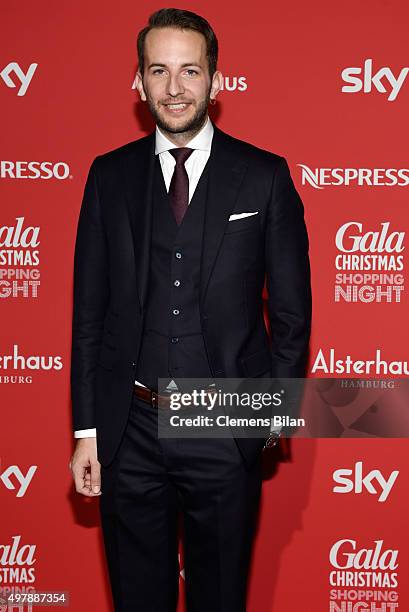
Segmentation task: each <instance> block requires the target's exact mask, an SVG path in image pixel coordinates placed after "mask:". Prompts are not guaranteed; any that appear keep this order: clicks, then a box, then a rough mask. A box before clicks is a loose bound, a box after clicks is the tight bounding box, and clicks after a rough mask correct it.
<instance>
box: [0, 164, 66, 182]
mask: <svg viewBox="0 0 409 612" xmlns="http://www.w3.org/2000/svg"><path fill="white" fill-rule="evenodd" d="M0 178H2V179H31V180H35V179H43V180H50V179H57V180H58V181H63V180H65V179H67V178H72V176H71V175H70V167H69V165H68V164H67V163H65V162H62V161H58V162H51V161H10V160H0Z"/></svg>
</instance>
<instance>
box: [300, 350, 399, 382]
mask: <svg viewBox="0 0 409 612" xmlns="http://www.w3.org/2000/svg"><path fill="white" fill-rule="evenodd" d="M317 372H318V373H323V374H331V375H332V374H358V375H362V374H367V375H369V376H372V375H374V374H376V375H379V374H380V375H387V374H392V375H394V376H409V364H408V361H407V360H405V361H386V360H385V359H383V358H382V351H381V349H380V348H377V349H376V350H375V355H374V356H373V358H372V359H362V358H359V357H358V359H356V358H354V357H352V356H351V355H346V356H344V355H342V356H341V357H339V355H338V354H337V352H336V350H335V349H334V348H332V347H331V348H329V349H327V350H326V351H324V349H322V348H320V349H318V351H317V354H316V356H315V358H314V361H313V364H312V367H311V373H312V374H316V373H317Z"/></svg>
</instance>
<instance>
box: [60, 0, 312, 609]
mask: <svg viewBox="0 0 409 612" xmlns="http://www.w3.org/2000/svg"><path fill="white" fill-rule="evenodd" d="M138 56H139V71H138V76H137V88H138V91H139V94H140V96H141V99H142V101H144V102H145V101H146V102H147V103H148V106H149V109H150V111H151V113H152V115H153V117H154V119H155V122H156V130H155V131H154V132H153V133H151V134H149V135H148V136H146V137H144V138H141V139H139V140H136V141H134V142H130V143H128V144H127V145H125V146H122V147H120V148H119V149H116V150H114V151H111V152H109V153H106V154H104V155H100V156H98V157H97V158H96V159H95V160H94V161H93V163H92V165H91V168H90V171H89V175H88V179H87V183H86V187H85V192H84V198H83V202H82V207H81V212H80V216H79V222H78V230H77V239H76V246H75V261H74V313H73V335H72V364H71V388H72V405H73V424H74V430H75V437H77V438H79V440H78V442H77V447H76V449H75V452H74V455H73V457H72V460H71V462H70V467H71V470H72V473H73V477H74V480H75V485H76V489H77V491H78V492H79V493H82V494H84V495H88V496H98V495H102V496H101V498H100V511H101V520H102V528H103V534H104V542H105V551H106V556H107V561H108V568H109V575H110V580H111V586H112V592H113V599H114V605H115V610H117V611H121V612H128V611H131V610H132V611H139V610H140V611H141V612H153V611H155V612H164V611H166V610H169V611H170V610H175V609H176V605H177V598H178V576H179V565H178V555H177V552H178V516H180V515H181V516H182V517H183V530H184V558H185V578H186V596H187V606H188V610H189V611H190V612H193V611H194V612H202V611H203V612H240V611H242V610H245V605H246V604H245V599H246V580H247V572H248V566H249V559H250V549H251V541H252V537H253V534H254V522H255V521H254V519H255V515H256V511H257V507H258V502H259V497H260V489H261V455H262V448H263V445H264V443H265V440H264V439H256V438H253V439H250V438H248V439H246V438H238V437H237V438H234V437H230V438H228V437H226V438H219V439H210V438H196V439H191V438H188V437H187V438H180V439H178V438H165V437H161V436H159V435H158V429H157V426H158V418H157V417H158V410H159V409H160V408H158V404H159V405H160V406H161V407H164V408H166V407H168V405H167V403H166V402H167V397H168V395H169V391H170V390H172V389H175V388H176V389H179V386H178V381H180V380H181V379H193V378H206V379H209V380H212V379H214V378H227V377H236V378H241V377H254V378H258V377H266V376H267V377H268V376H271V377H280V378H291V377H302V376H303V373H304V366H305V360H306V354H307V346H308V340H309V334H310V317H311V294H310V274H309V261H308V238H307V232H306V228H305V224H304V219H303V206H302V202H301V200H300V198H299V196H298V194H297V192H296V190H295V188H294V185H293V182H292V180H291V177H290V173H289V169H288V165H287V163H286V161H285V159H284V158H283V157H280V156H279V155H275V154H273V153H269V152H267V151H264V150H261V149H259V148H257V147H255V146H252V145H250V144H248V143H246V142H243V141H240V140H237V139H235V138H233V137H231V136H229V135H227V134H225V133H224V132H223V131H221V130H220V129H218V128H217V127H216V126H214V125H213V124H212V122H211V121H210V119H209V117H208V104H209V103H214V102H215V99H216V96H217V94H218V92H219V90H220V88H221V86H222V75H221V73H220V72H219V71H218V70H217V69H216V63H217V39H216V37H215V34H214V32H213V30H212V29H211V27H210V25H209V24H208V22H207V21H206V20H204V19H203V18H202V17H200V16H198V15H195V14H194V13H191V12H189V11H183V10H178V9H162V10H160V11H158V12H157V13H155V14H154V15H152V16H151V18H150V20H149V25H148V26H147V27H146V28H145V29H144V30H142V31H141V32H140V33H139V36H138ZM265 280H266V286H267V290H268V316H269V320H270V324H271V341H270V339H269V336H268V334H267V331H266V328H265V324H264V318H263V300H262V290H263V285H264V282H265ZM159 378H163V379H166V380H167V381H168V384H167V386H166V389H158V379H159Z"/></svg>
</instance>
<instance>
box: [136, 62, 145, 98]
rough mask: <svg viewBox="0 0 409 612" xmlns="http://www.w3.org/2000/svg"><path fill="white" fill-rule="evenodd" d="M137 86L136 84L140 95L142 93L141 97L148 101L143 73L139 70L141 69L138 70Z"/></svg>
mask: <svg viewBox="0 0 409 612" xmlns="http://www.w3.org/2000/svg"><path fill="white" fill-rule="evenodd" d="M135 86H136V89H137V90H138V92H139V95H140V97H141V100H142V102H146V94H145V90H144V88H143V83H142V75H141V73H140V72H139V70H138V72H137V73H136V77H135Z"/></svg>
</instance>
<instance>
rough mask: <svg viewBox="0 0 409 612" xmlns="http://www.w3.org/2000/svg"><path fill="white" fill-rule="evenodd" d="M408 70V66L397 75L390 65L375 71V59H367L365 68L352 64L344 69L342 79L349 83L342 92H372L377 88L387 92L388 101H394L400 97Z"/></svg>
mask: <svg viewBox="0 0 409 612" xmlns="http://www.w3.org/2000/svg"><path fill="white" fill-rule="evenodd" d="M408 72H409V68H407V67H405V68H402V69H401V70H400V71H399V72H398V75H397V76H395V73H394V71H393V70H392V69H391V68H389V67H383V68H379V70H376V72H375V68H374V66H373V60H372V59H366V60H365V61H364V65H363V68H362V67H361V66H350V67H348V68H344V69H343V71H342V73H341V76H342V80H343V81H344V83H348V85H343V87H342V93H358V92H359V91H363V92H364V93H370V92H371V91H372V90H375V91H377V92H379V93H381V94H386V95H387V96H388V97H387V100H388V102H393V101H394V100H396V98H397V97H398V94H399V92H400V90H401V88H402V85H403V83H404V82H405V79H406V77H407V75H408Z"/></svg>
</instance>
